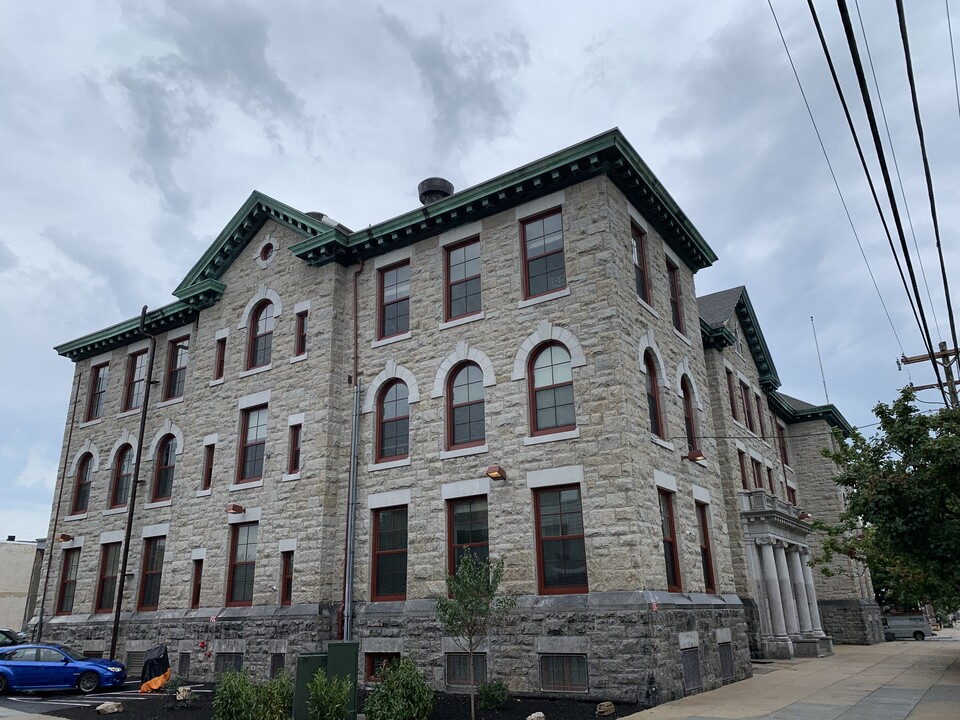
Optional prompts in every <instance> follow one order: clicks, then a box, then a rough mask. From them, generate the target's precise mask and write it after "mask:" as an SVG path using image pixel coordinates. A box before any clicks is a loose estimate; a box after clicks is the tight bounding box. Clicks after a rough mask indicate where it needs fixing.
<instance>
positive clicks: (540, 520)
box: [533, 485, 590, 595]
mask: <svg viewBox="0 0 960 720" xmlns="http://www.w3.org/2000/svg"><path fill="white" fill-rule="evenodd" d="M566 490H576V491H577V500H578V505H579V508H578V511H577V513H576V514H577V516H578V519H579V525H580V532H579V533H563V532H562V531H563V529H564V526H565V525H566V522H565V516H567V515H573V513H572V512H565V511H564V510H563V509H562V505H560V504H559V503H558V507H560V510H559V512H557V513H552V514H553V515H556V516H558V526H559V529H560V533H561V534H558V535H544V532H545V528H544V517H543V514H542V512H541V503H542V500H541V498H542V497H543V496H544V495H546V494H547V493H559V494H562V493H563V492H564V491H566ZM533 514H534V524H535V531H536V543H537V592H538V593H539V594H540V595H573V594H577V593H586V592H589V591H590V587H589V586H590V581H589V577H588V576H587V562H586V557H587V548H586V541H585V540H584V538H585V534H584V523H583V494H582V493H581V491H580V486H579V485H559V486H557V487H548V488H540V489H536V490H534V492H533ZM574 524H575V525H576V523H574ZM577 540H579V541H580V545H581V547H582V552H583V558H584V562H583V578H584V582H583V583H578V584H576V585H547V584H546V570H545V568H544V557H545V555H546V553H545V551H544V543H546V542H557V541H560V542H564V543H566V542H570V541H574V542H575V541H577ZM574 570H578V568H574Z"/></svg>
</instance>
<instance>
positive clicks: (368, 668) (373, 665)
mask: <svg viewBox="0 0 960 720" xmlns="http://www.w3.org/2000/svg"><path fill="white" fill-rule="evenodd" d="M399 659H400V653H364V654H363V664H364V670H365V678H366V680H367V681H368V682H380V674H381V673H382V672H383V668H384V666H385V665H389V664H390V663H392V662H393V661H394V660H399Z"/></svg>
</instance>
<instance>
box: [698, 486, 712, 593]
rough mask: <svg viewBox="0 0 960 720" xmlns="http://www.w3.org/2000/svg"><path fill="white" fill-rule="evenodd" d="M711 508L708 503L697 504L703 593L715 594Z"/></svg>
mask: <svg viewBox="0 0 960 720" xmlns="http://www.w3.org/2000/svg"><path fill="white" fill-rule="evenodd" d="M708 510H709V507H708V506H707V505H706V503H699V502H698V503H697V531H698V532H699V533H700V564H701V566H702V567H703V591H704V592H707V593H715V592H716V591H717V585H716V581H715V580H714V577H713V549H712V548H711V546H710V523H709V522H708V518H707V511H708Z"/></svg>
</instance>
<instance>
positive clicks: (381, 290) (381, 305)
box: [377, 260, 411, 340]
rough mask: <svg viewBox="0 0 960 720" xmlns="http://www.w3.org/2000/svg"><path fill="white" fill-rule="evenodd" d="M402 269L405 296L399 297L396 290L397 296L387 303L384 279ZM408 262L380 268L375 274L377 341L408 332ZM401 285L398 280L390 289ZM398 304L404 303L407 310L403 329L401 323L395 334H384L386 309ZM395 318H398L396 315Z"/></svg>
mask: <svg viewBox="0 0 960 720" xmlns="http://www.w3.org/2000/svg"><path fill="white" fill-rule="evenodd" d="M402 267H406V268H407V279H406V283H407V291H406V294H405V295H400V294H399V293H400V292H402V291H401V290H397V293H398V294H397V296H396V297H394V298H392V299H391V300H390V301H389V302H388V301H387V300H386V285H385V282H386V277H387V275H388V274H390V273H392V272H394V271H395V270H399V269H400V268H402ZM410 279H411V278H410V261H409V260H404V261H402V262H398V263H394V264H393V265H390V266H389V267H385V268H380V270H379V271H378V272H377V339H378V340H384V339H386V338H391V337H397V336H398V335H403V334H404V333H407V332H410ZM402 284H403V280H402V279H400V280H399V281H398V282H397V283H395V284H394V285H393V286H392V287H396V286H400V285H402ZM400 303H406V310H407V313H406V315H407V320H406V323H405V325H406V326H405V327H401V325H403V323H398V328H399V329H398V330H397V331H396V332H392V333H387V332H386V322H387V317H386V315H387V308H389V307H392V306H394V305H399V304H400ZM397 317H400V315H398V316H397Z"/></svg>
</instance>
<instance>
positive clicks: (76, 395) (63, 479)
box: [34, 373, 83, 642]
mask: <svg viewBox="0 0 960 720" xmlns="http://www.w3.org/2000/svg"><path fill="white" fill-rule="evenodd" d="M81 385H83V374H82V373H81V374H80V375H79V376H78V377H77V387H76V388H75V389H74V391H73V411H72V412H71V413H70V429H69V430H68V431H67V447H66V449H65V450H64V451H63V465H62V466H61V468H60V492H59V493H57V507H56V510H54V513H53V533H51V534H50V539H49V540H47V547H46V550H45V552H46V554H47V572H46V575H44V578H43V594H42V595H41V596H40V615H39V617H38V618H37V638H36V640H35V641H34V642H40V641H41V640H42V639H43V609H44V606H45V605H46V602H47V587H48V586H49V585H50V568H51V567H52V566H53V546H54V540H55V538H54V534H55V533H56V532H57V528H58V527H59V525H60V505H61V503H62V502H63V488H64V486H65V485H66V484H67V463H68V462H70V445H71V443H72V442H73V428H75V427H76V420H77V405H78V404H79V402H80V386H81Z"/></svg>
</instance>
